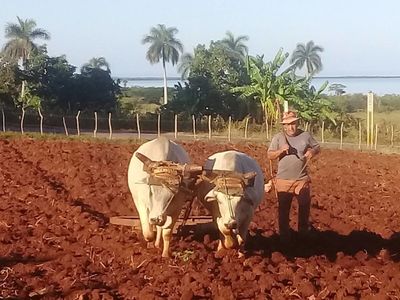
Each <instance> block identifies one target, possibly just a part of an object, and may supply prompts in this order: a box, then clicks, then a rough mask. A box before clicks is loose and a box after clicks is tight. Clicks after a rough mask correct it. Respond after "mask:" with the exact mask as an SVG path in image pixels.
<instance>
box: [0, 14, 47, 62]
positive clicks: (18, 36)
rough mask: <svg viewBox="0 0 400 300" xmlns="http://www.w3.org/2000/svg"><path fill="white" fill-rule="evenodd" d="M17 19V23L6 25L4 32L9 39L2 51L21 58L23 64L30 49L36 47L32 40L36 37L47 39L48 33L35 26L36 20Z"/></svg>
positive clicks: (12, 56)
mask: <svg viewBox="0 0 400 300" xmlns="http://www.w3.org/2000/svg"><path fill="white" fill-rule="evenodd" d="M17 19H18V24H16V23H8V24H7V25H6V28H5V34H6V38H7V39H9V41H8V42H7V43H6V44H5V46H4V49H3V51H4V53H5V54H6V55H7V56H9V57H11V58H16V59H22V65H23V66H24V65H25V63H26V60H27V59H28V58H29V55H30V53H31V52H32V50H34V49H37V45H36V44H35V43H34V42H33V40H35V39H37V38H40V39H44V40H49V39H50V34H49V33H48V32H47V31H46V30H44V29H42V28H35V27H36V22H35V21H34V20H32V19H26V20H25V21H24V20H22V19H20V18H19V17H17Z"/></svg>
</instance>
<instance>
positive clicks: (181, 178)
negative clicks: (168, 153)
mask: <svg viewBox="0 0 400 300" xmlns="http://www.w3.org/2000/svg"><path fill="white" fill-rule="evenodd" d="M136 157H137V158H138V159H139V160H140V161H141V162H142V163H143V170H144V171H145V172H147V173H148V174H149V175H150V178H149V184H150V185H162V186H165V187H167V188H168V189H170V190H171V191H172V192H173V193H174V194H176V193H177V192H178V191H179V190H182V191H184V192H186V193H192V191H191V185H192V184H193V182H194V179H195V178H196V177H197V175H199V174H201V172H202V170H203V168H202V167H201V166H198V165H194V164H180V163H175V162H172V161H153V160H151V159H150V158H148V157H147V156H145V155H143V154H142V153H139V152H136Z"/></svg>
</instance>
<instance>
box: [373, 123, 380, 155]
mask: <svg viewBox="0 0 400 300" xmlns="http://www.w3.org/2000/svg"><path fill="white" fill-rule="evenodd" d="M378 129H379V128H378V124H375V145H374V149H375V150H376V146H377V145H378Z"/></svg>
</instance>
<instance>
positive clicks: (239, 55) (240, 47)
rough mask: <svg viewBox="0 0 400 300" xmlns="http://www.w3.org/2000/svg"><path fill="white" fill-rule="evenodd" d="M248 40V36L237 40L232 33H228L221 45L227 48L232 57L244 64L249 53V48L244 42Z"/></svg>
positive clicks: (239, 37)
mask: <svg viewBox="0 0 400 300" xmlns="http://www.w3.org/2000/svg"><path fill="white" fill-rule="evenodd" d="M248 40H249V37H248V36H247V35H239V36H238V37H236V38H235V36H234V35H233V33H232V32H230V31H227V32H226V37H225V38H223V39H222V40H221V44H222V45H224V46H225V47H226V49H227V50H228V52H229V54H230V55H232V56H233V57H234V58H236V59H239V60H240V61H242V62H244V61H245V58H246V56H247V53H248V48H247V46H246V45H245V43H244V42H247V41H248Z"/></svg>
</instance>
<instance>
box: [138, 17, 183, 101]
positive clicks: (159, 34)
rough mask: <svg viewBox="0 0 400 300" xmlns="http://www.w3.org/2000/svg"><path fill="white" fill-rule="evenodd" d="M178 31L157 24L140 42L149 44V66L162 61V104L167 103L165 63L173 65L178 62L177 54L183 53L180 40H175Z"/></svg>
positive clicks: (147, 54)
mask: <svg viewBox="0 0 400 300" xmlns="http://www.w3.org/2000/svg"><path fill="white" fill-rule="evenodd" d="M177 33H178V29H176V28H175V27H166V26H165V25H164V24H158V25H157V26H155V27H152V28H151V29H150V34H149V35H147V36H145V37H144V38H143V40H142V43H143V44H147V43H148V44H150V47H149V49H148V50H147V53H146V58H147V60H148V61H149V62H150V63H151V64H155V63H158V62H159V61H160V60H161V61H162V65H163V71H164V104H167V102H168V94H167V93H168V92H167V70H166V68H165V63H166V62H171V63H172V65H175V64H176V63H177V62H178V60H179V52H180V53H182V52H183V45H182V43H181V41H180V40H178V39H177V38H175V34H177Z"/></svg>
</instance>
